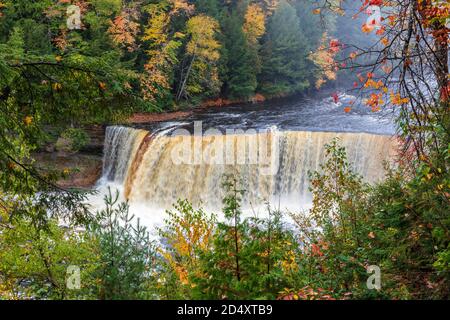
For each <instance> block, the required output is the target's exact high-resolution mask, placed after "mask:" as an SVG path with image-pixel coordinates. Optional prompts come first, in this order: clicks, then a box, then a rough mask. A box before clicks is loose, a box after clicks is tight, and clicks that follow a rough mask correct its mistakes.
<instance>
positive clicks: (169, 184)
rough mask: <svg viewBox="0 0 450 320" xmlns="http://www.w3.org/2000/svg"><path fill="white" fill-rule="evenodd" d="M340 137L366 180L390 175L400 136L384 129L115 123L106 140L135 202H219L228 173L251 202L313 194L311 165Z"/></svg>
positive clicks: (289, 203) (115, 171)
mask: <svg viewBox="0 0 450 320" xmlns="http://www.w3.org/2000/svg"><path fill="white" fill-rule="evenodd" d="M334 137H339V138H340V139H341V144H342V145H343V146H345V147H346V149H347V154H348V160H349V161H350V163H351V164H353V166H354V168H355V170H356V171H357V172H358V173H360V174H361V175H362V176H363V177H364V178H365V180H367V181H369V182H373V181H376V180H379V179H381V178H382V177H383V175H384V170H383V161H384V160H390V159H392V157H393V155H394V152H395V147H396V142H395V139H394V138H392V137H390V136H385V135H375V134H366V133H332V132H304V131H283V132H265V133H256V134H248V133H241V134H233V135H227V136H226V137H225V136H221V135H210V136H203V137H201V136H178V137H174V136H166V135H155V136H151V135H149V132H147V131H145V130H136V129H132V128H124V127H110V128H108V131H107V138H106V142H105V160H104V161H105V164H104V177H105V178H106V179H105V180H110V181H114V182H115V183H117V184H121V185H122V186H123V187H124V190H125V195H126V197H127V198H128V199H129V200H130V202H131V203H144V204H148V205H150V206H152V207H160V208H164V209H166V208H170V207H171V205H172V204H173V203H174V202H176V200H177V199H179V198H186V199H188V200H190V201H191V202H192V203H194V204H195V205H200V204H203V206H204V207H206V208H214V209H216V208H220V207H221V206H222V205H221V199H222V195H223V191H222V188H221V181H222V177H223V175H224V174H226V173H234V174H235V175H236V176H238V177H240V179H241V180H242V181H243V188H244V189H245V190H247V192H246V194H245V196H244V199H243V200H244V201H243V202H244V205H245V206H250V205H251V206H258V205H260V204H262V203H264V201H265V200H269V201H271V202H273V203H278V202H280V203H281V206H282V207H298V206H302V203H304V202H305V201H308V198H309V194H308V187H309V182H308V171H313V170H318V169H319V165H320V164H321V163H322V162H323V160H324V144H326V143H328V142H330V141H331V140H332V139H333V138H334Z"/></svg>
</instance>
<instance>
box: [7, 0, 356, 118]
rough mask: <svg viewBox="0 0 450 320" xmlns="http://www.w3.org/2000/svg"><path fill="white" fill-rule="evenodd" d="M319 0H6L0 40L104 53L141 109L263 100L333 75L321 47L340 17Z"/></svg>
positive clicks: (54, 51)
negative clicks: (323, 8)
mask: <svg viewBox="0 0 450 320" xmlns="http://www.w3.org/2000/svg"><path fill="white" fill-rule="evenodd" d="M71 5H76V6H77V7H78V8H79V10H78V11H79V18H80V19H79V21H81V24H79V25H77V24H76V22H77V15H78V12H77V10H70V9H69V8H70V6H71ZM315 7H317V3H316V2H315V1H313V0H297V1H285V0H253V1H251V0H193V1H188V0H158V1H155V0H139V1H137V0H136V1H134V0H127V1H120V0H77V1H70V0H67V1H66V0H64V1H63V0H59V1H58V0H40V1H33V2H30V1H28V0H14V1H12V0H2V1H0V14H1V18H0V43H8V41H11V38H13V37H14V34H16V35H17V34H18V33H19V34H23V50H24V51H25V52H26V53H29V54H33V55H35V56H37V57H45V56H54V57H55V58H56V60H57V61H58V62H61V61H62V62H64V61H68V60H69V59H68V58H69V57H73V55H74V54H76V55H80V56H82V57H92V58H95V59H100V60H102V61H101V62H100V64H102V63H104V64H107V65H108V66H110V67H111V68H114V69H115V70H119V69H120V70H123V71H124V72H125V74H126V75H127V76H128V77H129V78H130V79H129V81H127V82H125V87H124V88H123V89H124V90H132V92H133V94H134V95H136V96H137V97H139V98H142V101H143V103H142V105H141V109H143V110H145V111H156V110H158V111H162V110H168V109H173V108H177V107H180V106H187V105H188V106H192V105H198V104H201V103H205V102H206V101H208V102H209V103H214V101H213V100H216V99H219V98H220V99H221V100H220V101H224V100H229V101H250V100H262V99H264V98H267V97H269V98H270V97H279V96H286V95H290V94H295V93H303V92H305V91H306V90H309V89H311V88H314V87H320V86H321V85H323V84H324V83H325V82H327V81H329V80H334V79H335V78H336V73H335V70H332V69H330V68H329V67H330V66H331V65H332V63H333V57H332V55H331V53H330V52H329V51H328V50H326V48H327V45H328V43H329V41H330V39H332V37H333V36H334V35H335V34H336V33H339V30H338V29H337V25H339V27H340V28H344V27H345V23H341V22H342V21H344V19H341V20H342V21H341V22H339V23H337V22H338V20H337V19H340V18H336V16H335V15H324V14H322V13H319V12H317V11H315ZM68 9H69V10H68ZM71 19H72V20H71ZM68 20H69V22H68ZM347 20H348V23H353V24H354V22H353V21H352V19H350V17H346V19H345V21H347ZM357 27H358V26H357ZM71 61H72V62H73V60H71ZM100 89H107V88H104V86H103V85H102V84H100ZM113 89H114V90H117V89H118V88H113Z"/></svg>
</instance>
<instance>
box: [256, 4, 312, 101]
mask: <svg viewBox="0 0 450 320" xmlns="http://www.w3.org/2000/svg"><path fill="white" fill-rule="evenodd" d="M307 48H308V46H307V39H306V37H305V35H304V34H303V32H302V31H301V30H300V20H299V18H298V16H297V14H296V11H295V9H294V8H293V7H292V6H291V5H290V4H289V3H288V2H286V1H282V2H280V4H279V6H278V7H277V10H276V11H275V13H274V14H273V15H272V16H271V18H270V20H269V25H268V30H267V36H266V41H265V43H264V45H263V49H262V58H263V71H262V75H261V77H260V82H261V84H260V86H261V90H262V91H263V92H264V93H266V94H268V95H269V96H284V95H288V94H292V93H297V92H302V91H303V90H305V89H306V88H308V87H309V81H308V80H307V76H306V75H307V71H308V70H307V65H308V63H307V58H308V51H307Z"/></svg>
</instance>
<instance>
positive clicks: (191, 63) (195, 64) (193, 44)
mask: <svg viewBox="0 0 450 320" xmlns="http://www.w3.org/2000/svg"><path fill="white" fill-rule="evenodd" d="M218 29H219V24H218V22H217V21H216V20H215V19H213V18H211V17H208V16H205V15H198V16H195V17H192V18H191V19H189V21H188V22H187V24H186V35H187V37H189V41H188V42H187V44H186V56H185V59H184V61H183V63H182V65H181V70H180V76H179V82H178V89H177V94H176V100H177V101H179V100H180V99H182V98H188V97H192V96H194V95H198V94H200V93H202V92H204V91H206V92H207V94H206V95H208V94H209V95H213V94H217V93H218V92H219V90H220V80H219V77H218V69H217V65H216V62H217V61H218V60H219V58H220V53H219V48H220V43H219V42H218V41H217V40H216V33H217V32H218Z"/></svg>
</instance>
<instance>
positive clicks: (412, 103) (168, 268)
mask: <svg viewBox="0 0 450 320" xmlns="http://www.w3.org/2000/svg"><path fill="white" fill-rule="evenodd" d="M368 6H381V7H382V8H383V9H384V10H385V13H384V14H385V17H384V18H383V19H382V22H383V27H381V28H375V27H374V25H375V22H374V23H373V24H372V21H370V22H368V23H365V22H366V19H367V15H365V10H366V9H367V7H368ZM449 11H450V8H449V4H448V3H446V2H443V3H441V2H438V3H437V4H436V3H435V1H428V0H407V1H383V0H370V1H369V0H363V1H332V0H329V1H328V0H327V1H316V0H292V1H288V0H191V1H190V0H38V1H29V0H0V109H1V111H0V299H284V300H298V299H301V300H303V299H305V300H312V299H325V300H331V299H448V298H449V297H450V230H449V228H450V175H449V159H450V139H449V130H450V119H449V115H450V108H449V97H450V85H449V82H448V81H449V71H448V68H449V66H448V45H449V42H448V36H449V28H448V24H447V22H448V19H449ZM373 21H375V20H373ZM368 43H369V45H367V46H366V44H368ZM343 83H346V84H347V83H349V84H350V87H351V88H352V90H354V91H355V92H356V93H355V95H357V96H358V98H360V100H361V101H362V103H363V104H364V105H365V106H366V107H367V108H368V110H370V111H371V112H379V111H381V110H385V109H386V108H393V109H395V111H394V113H395V116H396V126H397V138H398V140H399V143H400V147H399V150H398V155H397V157H396V160H397V161H396V165H395V166H389V165H388V164H386V173H385V178H384V180H383V181H381V182H379V183H375V184H369V183H366V182H365V181H364V180H363V178H362V177H361V176H360V175H358V174H357V173H356V172H355V170H354V169H353V168H352V167H351V165H350V164H349V161H348V159H347V154H346V150H345V149H344V148H342V147H341V146H340V142H339V140H338V139H336V140H333V141H332V142H330V143H328V144H327V145H326V150H327V152H326V158H325V159H324V161H323V164H322V166H321V167H320V169H319V170H317V171H314V172H310V174H309V177H310V179H309V183H310V190H311V193H312V196H313V201H312V207H311V208H310V209H308V210H307V211H308V214H307V215H304V214H302V212H294V213H293V212H282V211H280V210H278V209H274V208H272V207H271V206H270V205H268V206H267V213H268V217H267V218H245V217H243V216H242V206H241V203H242V196H243V195H244V194H245V193H246V192H248V190H244V189H243V188H242V186H241V185H242V181H240V177H237V176H224V177H223V182H222V184H223V185H222V187H223V189H224V190H225V191H226V196H225V197H224V199H221V200H222V201H223V210H222V215H223V216H224V219H219V218H218V214H219V213H218V212H216V213H208V212H205V211H204V210H203V209H201V208H196V207H194V206H193V205H192V204H191V203H189V202H188V201H187V200H184V199H180V200H179V201H178V202H177V203H176V204H175V205H174V207H173V208H172V209H170V208H166V209H168V211H167V219H166V221H165V224H164V225H163V226H160V227H158V228H156V230H147V229H146V228H145V227H144V226H141V225H140V224H139V223H137V222H136V219H135V218H134V217H133V216H132V215H131V214H130V212H129V210H128V209H129V207H128V204H127V203H121V202H120V201H118V195H117V194H116V193H115V191H114V190H111V191H110V193H109V194H108V195H107V196H106V197H105V199H104V201H105V208H104V209H102V210H98V211H96V212H94V211H93V210H92V208H91V207H90V206H89V204H88V203H87V199H88V197H89V194H90V193H91V192H95V191H85V190H78V189H67V188H63V187H62V186H61V185H60V184H58V181H60V180H61V179H64V178H65V177H67V175H68V174H69V173H68V172H67V171H66V170H57V169H56V168H54V170H50V169H48V170H42V169H41V168H40V167H39V166H38V163H37V162H36V161H35V159H34V154H35V152H36V151H39V150H41V149H42V148H44V146H45V145H46V144H48V142H49V141H54V140H56V139H57V138H58V137H63V138H66V140H68V141H70V144H71V146H70V148H71V149H72V151H74V152H76V151H78V150H79V149H80V148H82V146H83V145H85V144H86V140H87V139H88V137H87V136H86V133H85V132H84V130H83V128H84V127H85V126H87V125H92V124H100V125H106V124H114V123H123V122H125V121H126V120H127V119H128V118H129V117H130V115H132V114H133V113H135V112H151V113H157V112H158V113H160V112H168V111H174V110H185V109H190V108H194V107H198V106H220V105H224V104H231V103H235V102H261V101H264V100H266V99H271V98H279V97H286V96H293V95H297V94H298V95H306V94H313V93H314V92H315V91H317V90H319V89H320V88H323V87H327V86H330V87H332V88H335V87H336V86H338V84H339V85H342V84H343ZM333 90H334V89H333ZM332 98H333V99H334V100H335V102H337V100H338V97H337V96H336V95H333V97H332ZM343 108H344V110H345V113H350V112H351V110H352V108H353V105H351V104H350V105H344V106H343ZM284 217H289V218H290V219H292V221H294V225H287V224H286V223H285V220H284ZM155 234H156V235H155ZM374 265H375V266H378V267H379V269H381V277H382V283H381V288H380V287H379V286H375V287H376V288H375V289H376V290H373V288H371V287H370V286H368V285H367V282H366V281H367V278H368V276H369V275H368V273H367V268H368V267H369V266H374ZM74 268H75V269H74ZM77 274H79V277H78V278H77V277H76V275H77Z"/></svg>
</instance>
